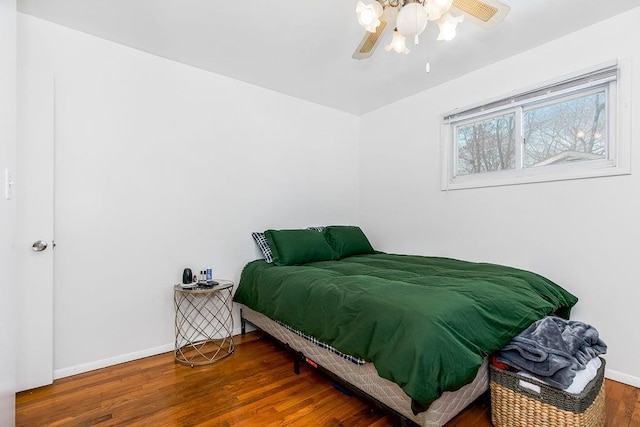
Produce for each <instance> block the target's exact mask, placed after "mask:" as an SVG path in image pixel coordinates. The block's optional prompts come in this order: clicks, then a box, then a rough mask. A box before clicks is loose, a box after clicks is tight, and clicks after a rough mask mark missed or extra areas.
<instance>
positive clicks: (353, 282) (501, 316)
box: [234, 253, 577, 407]
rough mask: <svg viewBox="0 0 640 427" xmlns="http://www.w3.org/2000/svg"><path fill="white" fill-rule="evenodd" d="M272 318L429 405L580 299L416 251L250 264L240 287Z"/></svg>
mask: <svg viewBox="0 0 640 427" xmlns="http://www.w3.org/2000/svg"><path fill="white" fill-rule="evenodd" d="M234 300H235V301H236V302H239V303H242V304H245V305H246V306H248V307H250V308H252V309H253V310H256V311H259V312H261V313H263V314H265V315H267V316H268V317H270V318H272V319H274V320H279V321H281V322H284V323H286V324H288V325H290V326H292V327H293V328H295V329H298V330H300V331H302V332H304V333H306V334H309V335H312V336H314V337H316V338H318V339H319V340H321V341H323V342H325V343H327V344H330V345H332V346H334V347H335V348H337V349H338V350H340V351H342V352H343V353H347V354H351V355H354V356H358V357H361V358H363V359H365V360H368V361H371V362H373V364H374V365H375V367H376V369H377V370H378V373H379V375H380V376H381V377H383V378H387V379H389V380H391V381H393V382H395V383H397V384H398V385H399V386H400V387H402V389H403V390H404V391H405V393H407V395H409V396H410V397H411V398H412V399H413V400H414V401H415V402H417V403H418V404H419V405H420V406H423V407H426V406H427V405H429V404H430V403H431V402H432V401H434V400H435V399H437V398H438V396H440V394H442V392H444V391H448V390H457V389H459V388H460V387H462V386H463V385H465V384H467V383H469V382H470V381H472V380H473V378H474V377H475V375H476V373H477V371H478V368H479V367H480V365H481V364H482V362H483V359H484V357H485V356H487V355H489V354H491V353H493V352H494V351H496V350H499V349H500V348H502V347H503V346H504V345H505V344H506V343H507V342H508V341H509V340H511V338H513V337H514V336H515V335H517V334H518V333H520V332H521V331H522V330H524V329H525V328H526V327H527V326H529V325H530V324H531V323H533V322H534V321H536V320H538V319H540V318H542V317H544V316H545V315H547V314H549V313H551V312H556V313H558V314H560V315H562V316H564V317H567V318H568V316H569V311H570V309H571V307H572V306H573V305H574V304H575V303H576V302H577V298H576V297H574V296H573V295H571V294H570V293H569V292H567V291H565V290H564V289H562V288H561V287H559V286H558V285H556V284H554V283H553V282H551V281H550V280H548V279H545V278H544V277H542V276H540V275H538V274H535V273H531V272H528V271H524V270H518V269H515V268H510V267H505V266H500V265H495V264H479V263H471V262H465V261H459V260H454V259H449V258H435V257H422V256H410V255H391V254H380V253H379V254H374V255H358V256H352V257H348V258H344V259H342V260H340V261H325V262H316V263H310V264H305V265H302V266H285V267H278V266H275V265H272V264H267V263H266V262H264V261H263V260H259V261H253V262H251V263H249V264H247V266H246V267H245V269H244V271H243V272H242V276H241V278H240V284H239V286H238V289H237V292H236V294H235V297H234Z"/></svg>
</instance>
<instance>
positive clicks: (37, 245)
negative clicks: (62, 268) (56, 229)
mask: <svg viewBox="0 0 640 427" xmlns="http://www.w3.org/2000/svg"><path fill="white" fill-rule="evenodd" d="M48 245H49V244H48V243H47V242H45V241H44V240H36V241H35V242H33V245H32V246H31V249H33V251H34V252H42V251H44V250H45V249H47V246H48Z"/></svg>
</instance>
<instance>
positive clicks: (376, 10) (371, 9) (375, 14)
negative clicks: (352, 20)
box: [356, 0, 383, 33]
mask: <svg viewBox="0 0 640 427" xmlns="http://www.w3.org/2000/svg"><path fill="white" fill-rule="evenodd" d="M382 12H383V8H382V5H381V4H380V3H378V2H377V1H376V0H374V1H372V2H371V3H369V4H365V3H363V2H362V1H358V4H357V5H356V15H357V16H358V23H359V24H360V25H361V26H362V28H364V29H365V30H367V31H369V32H370V33H375V32H376V28H378V26H379V25H380V19H378V18H380V17H381V16H382Z"/></svg>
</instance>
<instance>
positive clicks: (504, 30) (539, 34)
mask: <svg viewBox="0 0 640 427" xmlns="http://www.w3.org/2000/svg"><path fill="white" fill-rule="evenodd" d="M502 1H503V2H505V3H507V4H509V5H510V6H511V12H510V13H509V15H508V16H507V18H506V19H505V21H504V22H502V23H501V24H499V25H498V26H497V27H495V28H494V29H492V30H483V29H481V28H478V27H476V26H474V25H473V24H471V23H467V22H463V23H462V24H461V25H459V26H458V35H457V36H456V38H455V39H454V40H452V41H450V42H445V41H436V36H437V27H436V26H435V25H431V26H430V28H428V29H427V34H426V35H423V36H422V37H421V43H420V45H419V46H415V47H414V46H411V45H410V44H408V45H409V47H410V49H412V52H411V53H410V54H409V55H399V54H395V53H391V52H386V51H384V49H382V47H383V45H385V44H387V43H388V40H386V39H385V40H382V43H381V45H380V46H378V50H377V52H376V53H375V54H374V56H373V57H372V58H369V59H366V60H362V61H356V60H353V59H351V55H352V53H353V51H354V50H355V48H356V46H357V45H358V43H359V42H360V40H361V39H362V36H363V34H364V30H362V29H361V28H360V26H359V25H358V23H357V20H356V18H355V5H356V2H357V0H317V1H310V0H301V1H290V2H287V3H284V2H283V3H278V2H277V1H273V2H266V1H256V0H244V1H237V0H236V1H224V2H223V1H216V0H17V3H18V10H19V11H20V12H24V13H27V14H30V15H34V16H37V17H40V18H43V19H46V20H48V21H52V22H55V23H58V24H61V25H64V26H67V27H70V28H74V29H77V30H80V31H83V32H86V33H89V34H93V35H96V36H99V37H103V38H105V39H108V40H112V41H115V42H117V43H121V44H124V45H127V46H131V47H134V48H136V49H140V50H142V51H145V52H149V53H152V54H155V55H159V56H162V57H166V58H170V59H172V60H175V61H178V62H182V63H185V64H189V65H193V66H195V67H199V68H202V69H205V70H210V71H212V72H214V73H218V74H222V75H225V76H228V77H232V78H234V79H238V80H242V81H245V82H248V83H252V84H255V85H258V86H261V87H264V88H268V89H272V90H274V91H277V92H281V93H285V94H288V95H291V96H295V97H298V98H302V99H306V100H308V101H311V102H315V103H318V104H322V105H326V106H329V107H332V108H336V109H339V110H343V111H346V112H350V113H355V114H362V113H366V112H368V111H371V110H374V109H376V108H379V107H381V106H383V105H386V104H389V103H392V102H394V101H397V100H399V99H402V98H405V97H407V96H410V95H413V94H415V93H417V92H420V91H423V90H425V89H428V88H430V87H433V86H436V85H438V84H441V83H443V82H445V81H447V80H450V79H453V78H455V77H458V76H460V75H463V74H466V73H468V72H470V71H472V70H475V69H478V68H481V67H483V66H486V65H488V64H491V63H493V62H496V61H499V60H501V59H503V58H506V57H509V56H512V55H514V54H517V53H519V52H522V51H525V50H528V49H531V48H533V47H534V46H537V45H540V44H543V43H545V42H547V41H550V40H552V39H554V38H557V37H559V36H562V35H564V34H568V33H570V32H573V31H576V30H577V29H580V28H583V27H586V26H589V25H591V24H594V23H596V22H598V21H600V20H603V19H606V18H608V17H611V16H614V15H617V14H619V13H622V12H624V11H626V10H629V9H632V8H634V7H638V5H639V4H640V3H639V2H638V0H607V1H603V0H502ZM387 37H390V34H389V33H387ZM585 54H588V47H585ZM427 58H429V61H430V63H431V73H429V74H427V73H426V72H425V64H426V62H427Z"/></svg>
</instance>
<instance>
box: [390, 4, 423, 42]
mask: <svg viewBox="0 0 640 427" xmlns="http://www.w3.org/2000/svg"><path fill="white" fill-rule="evenodd" d="M428 18H429V15H428V14H427V11H426V10H425V9H424V7H423V6H422V5H421V4H420V3H417V2H416V3H409V4H407V5H405V6H404V7H403V8H402V9H401V10H400V12H399V13H398V17H397V18H396V28H397V29H398V32H400V34H402V35H403V36H405V37H406V38H411V37H415V36H418V35H420V34H422V32H423V31H424V29H425V27H426V26H427V21H428Z"/></svg>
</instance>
